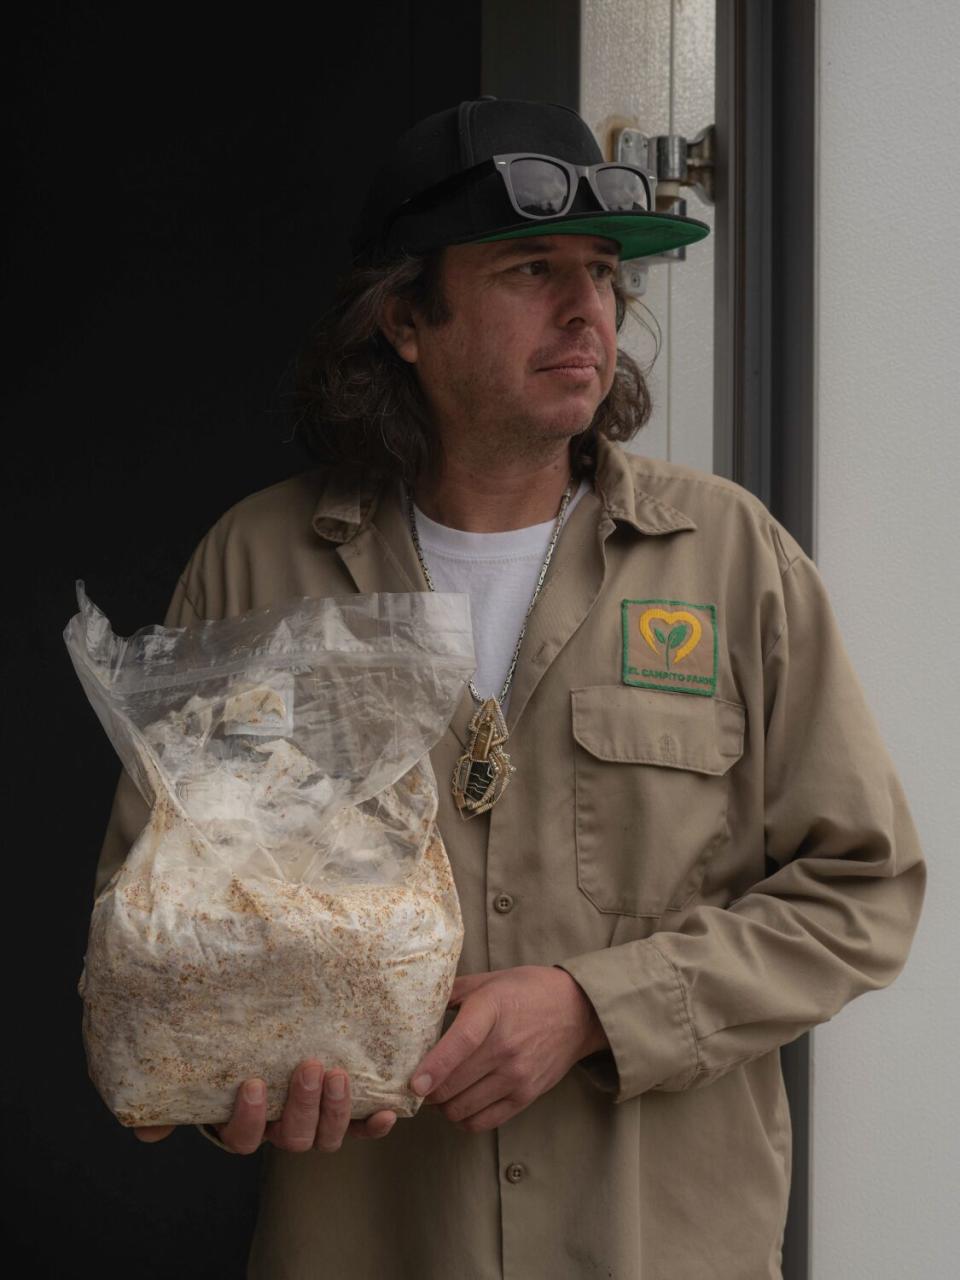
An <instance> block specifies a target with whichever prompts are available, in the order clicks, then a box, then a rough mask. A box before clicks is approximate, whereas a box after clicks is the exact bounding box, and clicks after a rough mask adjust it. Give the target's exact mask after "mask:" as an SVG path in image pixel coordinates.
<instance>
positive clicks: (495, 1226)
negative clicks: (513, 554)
mask: <svg viewBox="0 0 960 1280" xmlns="http://www.w3.org/2000/svg"><path fill="white" fill-rule="evenodd" d="M425 587H426V584H425V582H424V580H423V578H422V576H421V573H420V570H419V566H418V564H417V559H416V555H415V552H414V549H413V545H412V542H411V538H410V535H409V531H408V527H407V524H406V520H405V516H404V509H403V506H402V502H401V495H400V489H399V485H397V484H395V483H394V482H389V483H388V484H387V485H386V486H385V487H384V489H383V492H382V493H381V494H380V495H379V497H378V496H377V495H376V494H374V493H357V492H352V493H351V492H346V491H343V490H342V489H340V488H339V487H338V486H337V484H336V483H334V482H331V481H329V480H328V479H326V478H325V476H324V475H323V473H321V472H311V473H308V474H305V475H302V476H298V477H296V478H295V479H293V480H289V481H285V482H284V483H282V484H279V485H276V486H274V487H272V488H270V489H267V490H264V491H263V492H261V493H257V494H254V495H253V496H251V497H250V498H247V499H246V500H245V501H243V502H241V503H239V504H238V505H237V506H236V507H234V508H233V509H232V510H230V511H229V512H227V513H226V515H224V516H223V517H222V518H221V519H220V520H219V521H218V522H217V524H216V525H215V526H214V528H213V529H212V530H211V531H210V533H209V534H208V535H207V536H206V537H205V538H204V539H203V541H202V542H201V543H200V545H199V547H198V548H197V550H196V552H195V553H194V555H193V557H192V558H191V560H190V563H189V565H188V566H187V568H186V570H185V572H184V575H183V578H182V580H181V582H180V583H179V585H178V587H177V590H176V594H175V596H174V599H173V602H172V604H171V608H170V612H169V614H168V618H167V621H168V623H169V624H171V625H174V624H175V625H190V624H192V623H194V622H195V621H196V620H198V619H201V618H222V617H226V616H230V615H234V614H238V613H241V612H243V611H245V610H248V609H250V608H254V607H258V606H262V605H266V604H269V603H271V602H274V601H279V600H282V599H285V598H287V597H290V596H298V595H310V596H321V595H336V594H345V593H350V592H354V591H361V592H371V591H411V590H424V589H425ZM473 709H474V708H473V703H472V700H471V698H470V696H469V694H467V693H465V694H464V698H463V701H462V703H461V705H460V707H459V710H458V712H457V714H456V716H455V718H454V721H453V724H452V726H451V728H450V730H449V731H448V732H447V733H445V735H444V737H443V738H442V739H441V741H440V742H439V743H438V744H437V746H436V748H435V749H434V751H433V752H432V760H433V764H434V767H435V769H436V774H437V778H438V782H439V790H440V829H441V832H442V834H443V836H444V839H445V841H446V845H447V850H448V852H449V855H450V860H451V863H452V866H453V871H454V876H455V879H456V884H457V888H458V891H459V894H460V900H461V905H462V910H463V916H464V923H465V929H466V939H465V944H464V950H463V956H462V960H461V964H460V972H461V973H474V972H480V971H486V970H493V969H504V968H508V967H510V966H514V965H524V964H537V965H553V964H560V965H562V967H563V968H565V969H566V970H567V971H568V972H569V973H570V974H571V975H572V976H573V977H574V978H575V979H576V980H577V982H578V983H579V984H580V985H581V986H582V987H583V989H584V990H585V991H586V993H587V995H588V996H589V998H590V1000H591V1001H592V1002H593V1004H594V1006H595V1007H596V1009H597V1012H598V1014H599V1017H600V1020H601V1022H602V1024H603V1027H604V1030H605V1031H606V1033H607V1036H608V1038H609V1041H610V1044H611V1047H612V1052H607V1051H604V1052H603V1053H601V1054H597V1055H594V1056H592V1057H591V1058H588V1059H585V1060H584V1061H583V1062H582V1063H580V1064H578V1065H577V1066H576V1067H575V1068H574V1069H573V1070H572V1071H570V1072H569V1073H568V1075H567V1076H566V1077H565V1078H564V1079H563V1080H562V1081H561V1082H560V1083H559V1084H558V1085H557V1086H556V1087H555V1088H554V1089H552V1090H551V1091H550V1092H549V1093H547V1094H545V1095H544V1096H543V1097H541V1098H539V1099H537V1101H536V1102H534V1103H533V1104H532V1105H531V1106H529V1107H528V1108H527V1109H526V1110H525V1111H523V1112H522V1113H521V1114H520V1115H518V1116H516V1117H515V1118H514V1119H512V1120H510V1121H508V1122H507V1123H505V1124H503V1125H501V1127H500V1128H499V1129H497V1130H494V1131H491V1132H488V1133H483V1134H479V1135H471V1134H467V1133H464V1132H461V1131H460V1130H459V1129H456V1128H454V1127H453V1125H451V1124H450V1123H449V1122H448V1121H447V1120H445V1118H444V1117H443V1115H442V1113H441V1112H440V1111H439V1110H438V1109H436V1108H434V1107H424V1108H423V1109H422V1110H421V1112H420V1114H419V1115H418V1116H417V1117H416V1118H414V1119H413V1120H403V1121H399V1122H398V1123H397V1125H396V1127H395V1129H394V1130H393V1132H392V1133H391V1134H390V1135H389V1137H387V1138H386V1139H384V1140H381V1141H377V1142H370V1141H350V1140H348V1141H347V1142H345V1144H344V1146H343V1148H342V1149H341V1150H340V1151H339V1152H337V1153H335V1154H322V1153H317V1152H311V1153H308V1154H306V1155H293V1154H288V1153H284V1152H279V1151H275V1150H273V1149H268V1151H267V1153H266V1168H265V1181H264V1185H263V1193H262V1198H261V1208H260V1215H259V1220H258V1224H257V1230H256V1237H255V1240H254V1245H253V1250H252V1255H251V1263H250V1271H249V1275H250V1276H251V1277H253V1278H254V1280H308V1278H309V1280H316V1278H319V1277H324V1278H325V1280H326V1278H328V1277H329V1280H368V1278H369V1280H374V1278H375V1280H401V1278H402V1280H452V1278H453V1277H456V1280H585V1278H586V1277H594V1276H595V1277H604V1280H770V1278H773V1277H779V1276H780V1274H781V1271H780V1263H781V1241H782V1233H783V1226H784V1221H785V1217H786V1208H787V1194H788V1189H789V1177H790V1141H791V1134H790V1120H789V1114H788V1110H787V1102H786V1097H785V1094H784V1087H783V1080H782V1076H781V1070H780V1062H779V1055H778V1052H777V1049H778V1046H779V1045H781V1044H784V1043H786V1042H787V1041H789V1040H792V1039H794V1038H795V1037H797V1036H799V1035H800V1034H801V1033H802V1032H804V1031H806V1030H807V1029H808V1028H810V1027H812V1026H814V1025H815V1024H816V1023H820V1022H823V1021H825V1020H826V1019H828V1018H831V1017H832V1016H833V1015H834V1014H835V1013H837V1012H838V1010H840V1009H841V1008H842V1007H843V1006H844V1005H845V1004H846V1003H847V1002H848V1001H849V1000H851V999H852V998H853V997H855V996H857V995H859V994H861V993H862V992H865V991H871V990H875V989H877V988H879V987H883V986H885V985H886V984H887V983H889V982H890V981H891V980H892V979H893V978H894V977H895V976H896V975H897V973H898V972H899V970H900V969H901V967H902V966H903V964H904V961H905V959H906V956H907V952H908V948H909V945H910V941H911V938H912V935H913V932H914V929H915V927H916V924H917V919H918V915H919V912H920V907H921V903H922V899H923V892H924V884H925V868H924V864H923V859H922V855H921V852H920V849H919V847H918V841H917V836H916V832H915V830H914V827H913V825H912V823H911V819H910V816H909V813H908V810H907V806H906V803H905V801H904V797H903V793H902V791H901V787H900V784H899V782H898V780H897V778H896V775H895V773H894V770H893V767H892V765H891V762H890V760H889V758H888V755H887V752H886V751H885V749H884V747H883V744H882V743H881V740H880V738H879V735H878V732H877V728H876V726H875V723H874V721H873V718H872V716H871V714H870V712H869V710H868V709H867V707H866V705H865V702H864V698H863V694H862V692H861V688H860V685H859V683H858V680H857V677H856V675H855V674H854V671H853V669H852V668H851V666H850V663H849V661H848V658H847V656H846V654H845V652H844V648H843V645H842V642H841V639H840V636H839V634H838V631H837V627H836V624H835V622H834V618H833V615H832V613H831V609H830V606H829V603H828V600H827V597H826V595H825V592H824V588H823V585H822V583H821V580H820V578H819V576H818V574H817V571H816V569H815V567H814V565H813V564H812V562H811V561H810V560H809V559H808V557H807V556H806V555H805V554H804V553H803V551H802V550H801V549H800V547H799V546H798V545H797V544H796V542H794V540H793V539H792V538H791V537H790V536H789V534H788V533H786V531H785V530H784V529H783V528H782V527H781V526H779V525H778V524H777V523H776V522H775V521H774V520H773V519H772V518H771V517H770V515H769V514H768V512H767V511H766V510H765V509H764V508H763V506H762V505H761V504H760V503H759V502H758V501H756V500H755V499H754V498H753V497H751V496H750V495H749V494H748V493H746V492H745V491H744V490H743V489H741V488H739V487H738V486H736V485H734V484H732V483H730V482H728V481H725V480H723V479H719V478H717V477H713V476H709V475H704V474H701V473H698V472H694V471H691V470H688V469H686V468H682V467H679V466H676V465H673V464H669V463H664V462H658V461H653V460H650V459H645V458H635V457H631V456H630V455H628V454H626V453H625V452H624V451H623V450H622V449H620V448H619V447H618V446H614V445H609V444H607V443H606V442H603V441H601V442H600V447H599V452H598V459H597V468H596V476H595V481H594V487H593V491H592V492H590V493H588V494H586V495H585V496H584V498H583V499H582V500H581V502H580V504H579V506H578V507H577V508H576V510H575V511H574V512H573V514H572V516H571V517H570V519H569V521H568V523H567V524H566V526H565V527H564V529H563V532H562V534H561V536H560V539H559V542H558V544H557V548H556V552H555V554H554V558H553V562H552V564H551V568H550V572H549V575H548V578H547V581H546V583H545V585H544V588H543V591H542V594H541V597H540V599H539V601H538V603H537V606H536V608H535V610H534V612H533V614H532V616H531V619H530V624H529V628H528V631H527V635H526V637H525V640H524V644H523V650H522V653H521V656H520V661H519V664H518V666H517V670H516V675H515V678H514V685H513V691H512V695H511V701H510V707H509V714H508V717H507V719H508V727H509V730H510V742H509V752H510V755H511V758H512V760H513V763H514V764H515V765H516V768H517V772H516V774H515V776H514V779H513V781H512V782H511V784H510V786H509V788H508V790H507V792H506V793H505V795H504V796H503V798H502V800H501V801H500V803H499V804H498V805H497V806H496V808H495V809H493V811H492V812H491V813H489V814H487V815H484V816H482V817H480V818H474V819H471V820H470V821H466V822H465V821H463V820H462V819H461V818H460V816H459V814H458V813H457V811H456V809H455V808H454V805H453V802H452V798H451V794H450V786H449V783H450V777H451V774H452V772H453V768H454V763H455V760H456V758H457V757H458V755H459V754H460V753H461V752H462V751H463V749H464V745H465V743H466V740H467V724H468V721H469V719H470V716H471V715H472V713H473ZM145 821H146V809H145V806H144V804H143V802H142V801H141V800H140V798H139V796H137V794H136V793H135V792H134V791H133V788H132V785H131V784H130V783H129V782H128V781H126V780H123V781H122V782H121V785H120V787H119V789H118V794H117V800H116V805H115V810H114V814H113V816H112V818H111V823H110V827H109V830H108V832H107V836H106V840H105V844H104V851H103V856H102V862H101V868H100V884H101V885H102V884H103V883H104V882H105V880H106V878H107V877H108V876H109V874H110V873H111V872H112V870H113V869H114V868H115V867H116V866H117V865H118V864H119V862H120V860H121V859H122V858H123V857H124V856H125V854H126V851H127V850H128V848H129V846H130V844H131V842H132V841H133V839H134V838H135V836H136V834H137V832H138V831H139V829H140V827H141V826H142V825H143V824H144V822H145ZM768 860H769V861H768ZM225 1158H226V1157H225Z"/></svg>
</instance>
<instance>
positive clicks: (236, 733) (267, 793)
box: [64, 582, 475, 1125]
mask: <svg viewBox="0 0 960 1280" xmlns="http://www.w3.org/2000/svg"><path fill="white" fill-rule="evenodd" d="M77 601H78V604H79V609H80V611H79V613H78V614H76V615H75V616H74V617H73V618H72V619H71V621H70V623H69V624H68V626H67V628H66V631H65V632H64V639H65V641H66V644H67V649H68V651H69V653H70V657H71V660H72V661H73V664H74V667H75V669H76V672H77V675H78V676H79V678H80V680H81V683H82V684H83V687H84V690H85V691H86V694H87V696H88V698H89V699H90V702H91V703H92V705H93V707H94V710H95V711H96V713H97V715H98V717H99V718H100V721H101V723H102V725H103V727H104V729H105V730H106V732H107V734H108V736H109V737H110V740H111V742H112V743H113V745H114V747H115V748H116V750H117V752H118V754H119V756H120V758H121V760H122V761H123V764H124V766H125V767H126V769H127V771H128V772H129V774H130V775H131V777H132V778H133V780H134V782H135V784H136V786H137V788H138V789H139V791H140V793H141V794H142V795H143V797H144V799H145V800H146V801H147V803H148V804H149V806H150V819H149V822H148V824H147V826H146V827H145V828H144V830H143V832H142V833H141V834H140V836H139V837H138V839H137V841H136V842H135V844H134V846H133V848H132V849H131V851H130V853H129V855H128V857H127V859H126V861H125V863H124V864H123V866H122V867H121V868H120V870H119V871H118V872H117V873H116V875H115V876H114V877H113V879H112V880H111V881H110V883H109V884H108V885H107V887H106V888H105V889H104V891H103V892H102V893H101V894H100V896H99V897H98V899H97V901H96V903H95V905H94V909H93V916H92V920H91V925H90V935H89V940H88V945H87V953H86V957H85V963H84V972H83V975H82V977H81V980H80V992H81V995H82V996H83V999H84V1023H83V1033H84V1044H85V1047H86V1051H87V1061H88V1065H89V1069H90V1074H91V1077H92V1079H93V1081H94V1083H95V1085H96V1086H97V1089H98V1090H99V1092H100V1094H101V1096H102V1097H103V1099H104V1101H105V1102H106V1103H107V1105H108V1106H109V1107H110V1109H111V1110H112V1111H113V1112H114V1114H115V1115H116V1116H117V1117H118V1119H120V1120H121V1121H122V1122H123V1123H124V1124H130V1125H147V1124H185V1123H195V1122H203V1123H220V1122H223V1121H225V1120H226V1119H228V1117H229V1115H230V1112H231V1110H232V1106H233V1101H234V1097H235V1094H236V1089H237V1086H238V1085H239V1084H240V1083H241V1081H243V1080H245V1079H248V1078H250V1077H251V1076H258V1077H260V1078H261V1079H264V1080H266V1082H267V1101H268V1118H275V1117H276V1116H278V1115H279V1114H280V1111H281V1109H282V1106H283V1101H284V1099H285V1096H286V1089H287V1084H288V1082H289V1077H290V1074H291V1072H292V1070H293V1068H294V1067H295V1066H296V1064H297V1062H299V1061H300V1060H302V1059H303V1058H307V1057H316V1058H319V1059H321V1060H322V1061H323V1062H324V1063H325V1065H326V1066H327V1068H328V1069H330V1068H333V1067H342V1068H344V1069H345V1070H346V1071H347V1072H348V1073H349V1075H350V1078H351V1087H352V1098H353V1106H352V1114H353V1116H354V1117H361V1116H366V1115H369V1114H370V1113H371V1112H373V1111H375V1110H378V1109H379V1108H381V1107H389V1108H392V1109H393V1110H395V1111H397V1113H398V1114H400V1115H413V1114H414V1113H415V1112H416V1110H417V1108H418V1106H419V1100H418V1099H417V1097H416V1095H415V1094H413V1093H412V1091H411V1090H410V1089H409V1088H408V1087H407V1080H408V1079H409V1076H410V1073H411V1072H412V1070H413V1069H414V1068H415V1067H416V1065H417V1063H418V1062H419V1060H420V1058H421V1057H422V1056H423V1054H424V1053H425V1052H426V1050H427V1049H428V1048H429V1046H430V1045H431V1044H432V1043H434V1041H435V1040H436V1038H437V1035H438V1032H439V1029H440V1025H441V1023H442V1019H443V1014H444V1010H445V1007H446V1002H447V999H448V997H449V993H450V989H451V987H452V984H453V979H454V976H455V973H456V968H457V962H458V960H459V955H460V948H461V944H462V940H463V923H462V919H461V916H460V908H459V902H458V900H457V894H456V889H455V887H454V883H453V877H452V875H451V871H450V864H449V862H448V860H447V855H446V852H445V850H444V848H443V844H442V842H441V840H440V835H439V832H438V830H437V826H436V813H437V790H436V781H435V779H434V776H433V771H432V768H431V766H430V761H429V757H428V756H427V752H428V751H429V750H430V748H431V747H432V746H433V745H434V744H435V743H436V741H437V740H438V739H439V737H440V736H441V734H442V733H443V731H444V730H445V728H446V727H447V725H448V724H449V722H450V719H451V717H452V715H453V712H454V710H455V708H456V705H457V702H458V700H459V698H460V696H461V694H462V691H463V688H464V685H465V682H466V680H467V679H468V678H469V676H470V674H471V673H472V671H473V668H474V665H475V663H474V654H473V639H472V632H471V625H470V612H469V599H468V597H467V596H463V595H447V594H439V593H427V592H418V593H410V594H396V595H390V594H380V595H367V596H349V597H344V598H336V599H320V600H317V599H306V598H305V599H298V600H292V601H288V602H285V603H283V604H282V605H276V606H272V607H270V608H265V609H259V610H256V611H254V612H250V613H247V614H244V615H242V616H240V617H236V618H231V619H226V620H224V621H219V622H204V623H201V624H199V625H198V626H195V627H191V628H168V627H150V628H145V629H144V630H141V631H139V632H137V633H136V635H134V636H131V637H130V638H129V639H123V638H121V637H119V636H115V635H114V634H113V632H112V630H111V628H110V625H109V622H108V621H107V619H106V618H105V617H104V615H103V614H102V613H101V612H100V611H99V610H98V609H97V608H96V606H95V605H93V604H92V603H91V601H90V600H89V599H88V598H87V596H86V594H85V592H84V586H83V583H82V582H78V583H77Z"/></svg>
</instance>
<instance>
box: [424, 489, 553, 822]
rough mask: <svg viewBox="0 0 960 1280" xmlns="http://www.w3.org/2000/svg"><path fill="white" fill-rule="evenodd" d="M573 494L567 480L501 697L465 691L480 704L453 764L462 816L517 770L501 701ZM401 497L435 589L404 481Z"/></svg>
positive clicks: (489, 801) (493, 796)
mask: <svg viewBox="0 0 960 1280" xmlns="http://www.w3.org/2000/svg"><path fill="white" fill-rule="evenodd" d="M572 493H573V481H572V480H571V481H570V483H569V484H568V485H567V487H566V489H564V491H563V497H562V498H561V499H560V510H559V511H558V512H557V519H556V523H555V525H554V528H553V536H552V537H551V539H550V545H549V546H548V547H547V554H546V556H545V557H544V560H543V564H542V565H541V566H540V573H539V576H538V577H537V585H536V587H535V588H534V591H533V596H532V597H531V600H530V603H529V604H528V605H527V612H526V613H525V614H524V616H523V625H522V626H521V628H520V634H519V636H517V643H516V646H515V647H514V650H513V657H512V658H511V660H510V669H509V671H508V672H507V678H506V680H504V682H503V688H502V689H501V690H500V697H499V698H494V697H490V698H484V697H482V695H481V694H480V693H479V691H478V690H477V686H476V685H475V684H474V682H473V681H472V680H471V681H470V684H469V689H470V693H471V695H472V697H473V700H474V701H475V702H476V703H478V704H479V706H478V709H477V711H476V712H475V714H474V716H473V719H472V720H471V721H470V744H469V746H468V748H467V750H466V751H465V752H464V753H463V755H462V756H461V757H460V759H459V760H458V761H457V767H456V768H455V769H454V771H453V798H454V800H455V801H456V803H457V808H458V809H459V810H460V816H461V817H462V818H473V817H476V815H477V814H478V813H486V811H487V810H488V809H492V808H493V806H494V805H495V804H496V803H497V801H498V800H499V799H500V797H501V796H502V795H503V793H504V791H505V790H506V789H507V783H508V782H509V781H510V778H511V776H512V775H513V774H514V773H516V768H515V767H514V765H512V764H511V763H510V757H509V756H508V755H507V753H506V751H504V749H503V747H504V744H505V743H506V741H507V737H508V734H507V723H506V720H505V719H504V715H503V707H502V703H503V701H504V699H505V698H506V696H507V693H508V692H509V690H510V685H511V682H512V681H513V673H514V672H515V671H516V669H517V659H518V658H519V657H520V646H521V645H522V644H523V637H524V636H525V635H526V634H527V622H528V621H529V619H530V614H531V613H532V612H533V606H534V605H535V604H536V603H537V597H538V596H539V594H540V588H541V587H542V586H543V583H544V580H545V578H546V576H547V569H548V568H549V565H550V559H551V557H552V555H553V549H554V547H555V546H556V545H557V539H558V538H559V537H560V530H561V529H562V528H563V517H564V515H565V514H566V511H567V506H568V505H569V502H570V496H571V494H572ZM406 496H407V517H408V519H409V521H410V534H411V537H412V538H413V545H414V548H415V550H416V553H417V559H418V560H419V561H420V568H421V570H422V572H423V576H424V579H425V580H426V583H427V586H428V587H429V588H430V590H431V591H436V587H435V586H434V585H433V579H432V578H431V576H430V570H429V569H428V568H427V562H426V560H425V559H424V555H423V548H422V547H421V546H420V535H419V534H418V533H417V517H416V512H415V511H414V507H413V490H412V489H411V488H410V486H409V485H407V486H406Z"/></svg>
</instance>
